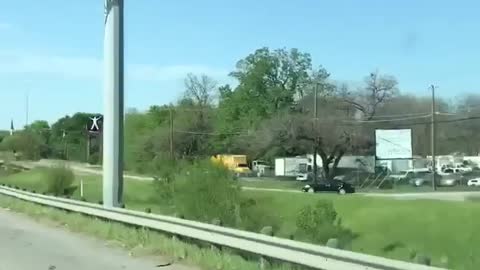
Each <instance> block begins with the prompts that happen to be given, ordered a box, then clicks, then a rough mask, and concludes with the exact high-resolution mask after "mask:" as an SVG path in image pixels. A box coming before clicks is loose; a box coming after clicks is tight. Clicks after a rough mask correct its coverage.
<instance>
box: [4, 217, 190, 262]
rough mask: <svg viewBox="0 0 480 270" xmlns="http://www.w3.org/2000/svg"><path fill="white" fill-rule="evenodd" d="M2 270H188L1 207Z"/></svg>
mask: <svg viewBox="0 0 480 270" xmlns="http://www.w3.org/2000/svg"><path fill="white" fill-rule="evenodd" d="M0 220H1V222H0V243H1V244H0V270H12V269H15V270H32V269H38V270H64V269H65V270H66V269H68V270H85V269H89V270H97V269H98V270H120V269H121V270H150V269H166V270H187V269H190V270H191V269H193V268H192V267H185V266H181V265H176V264H173V265H169V266H168V265H167V266H164V267H161V268H159V266H160V265H165V264H168V262H169V261H168V260H165V259H161V258H157V257H156V258H147V259H138V258H132V257H130V256H129V255H128V253H127V252H126V251H124V250H121V249H117V248H112V247H107V245H106V244H105V242H103V241H99V240H95V239H93V238H89V237H87V236H83V235H78V234H75V233H71V232H68V231H66V230H65V229H64V228H59V227H54V226H47V225H43V224H40V223H36V222H35V221H33V220H31V219H29V218H28V217H25V216H23V215H20V214H16V213H12V212H10V211H8V210H6V209H3V208H0Z"/></svg>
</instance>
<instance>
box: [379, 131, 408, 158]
mask: <svg viewBox="0 0 480 270" xmlns="http://www.w3.org/2000/svg"><path fill="white" fill-rule="evenodd" d="M375 141H376V148H375V151H376V156H377V159H410V158H412V155H413V153H412V130H411V129H377V130H375Z"/></svg>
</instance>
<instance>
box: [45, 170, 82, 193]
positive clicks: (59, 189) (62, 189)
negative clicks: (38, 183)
mask: <svg viewBox="0 0 480 270" xmlns="http://www.w3.org/2000/svg"><path fill="white" fill-rule="evenodd" d="M74 180H75V175H74V174H73V171H72V170H71V169H69V168H67V167H65V166H61V165H59V166H55V167H52V168H46V169H45V183H46V185H47V186H46V191H47V193H50V194H54V195H57V196H58V195H65V196H71V195H72V194H73V192H74V191H75V189H76V187H74V186H72V184H73V181H74Z"/></svg>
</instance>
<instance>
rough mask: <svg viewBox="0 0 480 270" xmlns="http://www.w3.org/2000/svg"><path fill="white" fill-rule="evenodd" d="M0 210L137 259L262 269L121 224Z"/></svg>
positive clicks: (26, 207)
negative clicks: (85, 237)
mask: <svg viewBox="0 0 480 270" xmlns="http://www.w3.org/2000/svg"><path fill="white" fill-rule="evenodd" d="M0 206H2V207H4V208H9V209H12V210H13V211H16V212H21V213H24V214H26V215H28V216H30V217H33V218H34V219H36V220H37V221H39V222H43V223H48V224H51V223H52V221H53V222H54V223H55V225H62V226H64V227H66V228H67V229H68V230H70V231H73V232H79V233H84V234H88V235H93V236H95V237H97V238H100V239H104V240H106V241H108V242H109V243H110V245H112V246H120V247H122V248H125V249H127V250H128V251H129V254H131V255H132V256H135V257H141V256H152V255H162V256H168V257H170V258H172V259H173V260H174V261H175V262H181V263H183V264H190V265H196V266H200V267H201V268H202V269H208V270H210V269H219V270H253V269H259V267H258V263H257V262H255V261H253V260H246V259H244V258H242V257H241V256H239V255H236V254H235V252H234V251H227V252H219V251H217V250H215V249H210V247H209V246H208V245H206V244H201V243H196V244H195V243H187V242H183V241H179V240H176V239H172V238H171V237H169V236H167V235H164V234H162V233H158V232H155V231H150V230H148V229H145V228H133V227H131V226H127V225H123V224H120V223H114V222H108V221H102V220H99V219H96V218H90V217H86V216H84V215H80V214H75V213H67V212H65V211H61V210H57V209H53V208H48V207H42V206H38V205H35V204H32V203H28V202H24V201H20V200H17V199H13V198H10V197H7V196H3V195H0ZM271 269H273V270H293V269H302V268H300V267H296V266H292V265H289V264H274V265H273V266H272V268H271Z"/></svg>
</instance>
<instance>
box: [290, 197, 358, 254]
mask: <svg viewBox="0 0 480 270" xmlns="http://www.w3.org/2000/svg"><path fill="white" fill-rule="evenodd" d="M337 217H338V215H337V212H336V211H335V208H334V207H333V204H332V202H331V201H327V200H319V201H318V202H317V203H316V204H315V205H313V206H312V205H306V206H304V207H303V208H302V209H301V210H300V212H299V214H298V216H297V220H296V225H297V230H298V234H299V236H300V237H301V238H303V239H304V240H307V241H310V242H314V243H320V244H325V243H326V242H327V240H329V239H331V238H336V239H338V240H339V244H340V246H345V245H346V244H347V243H348V242H350V240H351V238H352V236H353V235H352V233H351V232H350V231H349V230H347V229H345V228H343V227H342V224H341V219H339V218H337Z"/></svg>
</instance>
